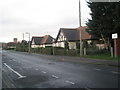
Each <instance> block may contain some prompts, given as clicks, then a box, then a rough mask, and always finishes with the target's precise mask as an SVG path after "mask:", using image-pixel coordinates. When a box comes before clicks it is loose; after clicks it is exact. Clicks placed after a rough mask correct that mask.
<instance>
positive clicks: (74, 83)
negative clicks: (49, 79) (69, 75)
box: [65, 80, 75, 84]
mask: <svg viewBox="0 0 120 90" xmlns="http://www.w3.org/2000/svg"><path fill="white" fill-rule="evenodd" d="M65 82H67V83H70V84H75V83H74V82H71V81H68V80H66V81H65Z"/></svg>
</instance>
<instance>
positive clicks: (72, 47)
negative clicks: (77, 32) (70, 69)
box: [68, 42, 76, 49]
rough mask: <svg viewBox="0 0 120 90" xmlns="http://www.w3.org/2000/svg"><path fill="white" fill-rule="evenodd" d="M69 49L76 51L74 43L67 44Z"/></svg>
mask: <svg viewBox="0 0 120 90" xmlns="http://www.w3.org/2000/svg"><path fill="white" fill-rule="evenodd" d="M68 44H69V49H76V42H68Z"/></svg>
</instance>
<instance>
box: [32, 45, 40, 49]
mask: <svg viewBox="0 0 120 90" xmlns="http://www.w3.org/2000/svg"><path fill="white" fill-rule="evenodd" d="M31 47H32V48H38V47H40V45H31Z"/></svg>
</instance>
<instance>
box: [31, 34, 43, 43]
mask: <svg viewBox="0 0 120 90" xmlns="http://www.w3.org/2000/svg"><path fill="white" fill-rule="evenodd" d="M42 39H43V37H36V36H33V37H32V40H31V41H33V40H34V43H35V45H40V42H41V40H42Z"/></svg>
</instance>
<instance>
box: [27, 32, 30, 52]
mask: <svg viewBox="0 0 120 90" xmlns="http://www.w3.org/2000/svg"><path fill="white" fill-rule="evenodd" d="M26 34H28V35H29V49H28V53H29V54H30V53H31V50H30V49H31V48H30V33H28V32H26Z"/></svg>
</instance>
